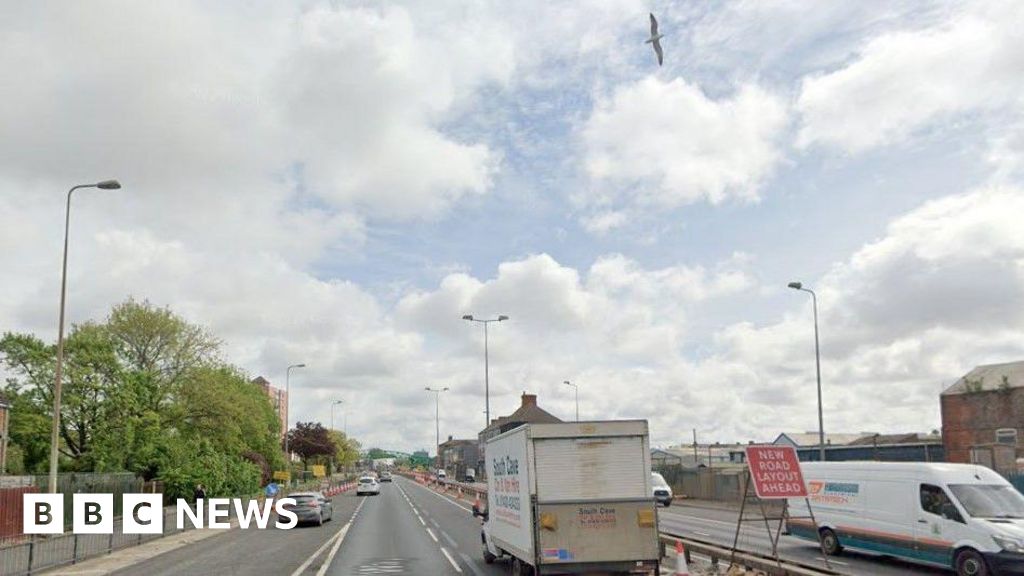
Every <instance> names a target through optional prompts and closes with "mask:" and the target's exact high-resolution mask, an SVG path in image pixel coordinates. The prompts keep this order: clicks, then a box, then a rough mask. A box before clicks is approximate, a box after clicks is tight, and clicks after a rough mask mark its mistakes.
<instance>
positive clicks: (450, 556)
mask: <svg viewBox="0 0 1024 576" xmlns="http://www.w3.org/2000/svg"><path fill="white" fill-rule="evenodd" d="M441 552H442V553H443V554H444V557H445V558H447V559H448V563H449V564H451V565H452V568H455V571H456V572H458V573H459V574H462V568H459V565H458V564H456V563H455V559H454V558H452V555H451V554H449V553H448V551H447V550H445V549H444V546H441Z"/></svg>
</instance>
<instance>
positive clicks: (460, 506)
mask: <svg viewBox="0 0 1024 576" xmlns="http://www.w3.org/2000/svg"><path fill="white" fill-rule="evenodd" d="M416 486H420V485H419V484H416ZM420 487H421V488H423V490H425V491H426V492H427V493H428V494H433V495H434V496H437V497H438V498H440V499H441V500H444V501H445V502H447V503H449V504H451V505H452V506H458V507H459V508H462V509H463V510H466V511H468V512H469V513H470V514H471V515H472V514H473V509H472V508H466V507H465V506H463V505H462V504H458V503H456V502H455V501H454V500H452V499H450V498H447V497H445V496H442V495H440V494H438V493H437V492H434V491H433V490H431V489H430V488H427V487H425V486H420Z"/></svg>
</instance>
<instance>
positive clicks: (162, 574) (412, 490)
mask: <svg viewBox="0 0 1024 576" xmlns="http://www.w3.org/2000/svg"><path fill="white" fill-rule="evenodd" d="M470 508H471V503H470V502H469V501H468V500H463V501H455V500H453V499H452V498H451V497H448V496H443V495H441V494H438V493H436V492H434V491H432V490H431V489H429V488H427V487H424V486H421V485H419V484H417V483H416V482H413V481H411V480H408V479H406V478H402V477H397V476H396V477H395V481H394V482H392V483H383V484H382V485H381V494H380V495H379V496H366V497H357V496H355V495H354V494H351V493H347V494H343V495H339V496H336V497H335V498H334V516H335V518H334V521H332V522H328V523H326V524H324V525H323V526H309V527H298V528H295V529H292V530H274V529H270V530H251V529H250V530H237V529H236V530H231V531H229V532H226V533H224V534H222V535H218V536H215V537H212V538H208V539H206V540H203V541H201V542H198V543H195V544H192V545H190V546H187V547H184V548H180V549H177V550H173V551H171V552H167V553H165V554H162V555H160V556H156V557H154V558H152V559H149V560H147V561H145V562H143V563H141V564H137V565H135V566H133V567H131V568H128V569H125V570H122V571H120V572H118V573H117V574H118V576H171V575H174V574H197V575H203V574H211V575H213V574H229V575H234V574H237V575H243V574H245V575H254V576H271V575H273V576H278V575H283V576H352V575H355V576H361V575H367V576H369V575H374V574H394V575H424V574H430V575H432V576H492V575H507V574H508V573H509V568H508V565H507V564H506V563H504V562H503V561H498V562H496V563H495V564H492V565H487V564H485V563H484V562H483V559H482V557H481V548H480V523H479V521H478V520H477V519H475V518H473V517H472V514H471V511H470ZM658 514H659V521H660V525H661V529H662V531H664V532H670V533H675V534H680V535H683V536H687V537H690V538H693V539H696V540H703V541H706V542H713V543H718V544H725V545H731V544H732V539H733V534H734V533H735V529H736V528H735V527H736V516H737V512H736V511H735V510H729V509H712V508H696V507H689V506H687V507H684V506H679V505H676V506H672V507H671V508H667V509H666V508H660V509H659V512H658ZM740 546H741V548H744V549H748V550H754V551H758V550H760V551H767V550H769V549H770V545H769V541H768V537H767V535H766V534H765V532H764V525H763V524H757V523H750V524H747V525H745V527H744V530H743V532H742V536H741V538H740ZM780 550H781V552H782V554H783V556H784V557H786V558H790V559H793V560H797V561H801V562H803V563H806V564H812V565H818V566H822V565H823V562H822V559H821V553H820V552H819V551H818V550H817V548H816V547H815V546H814V544H812V543H808V542H805V541H802V540H799V539H795V538H790V537H785V536H783V539H782V543H781V546H780ZM833 567H834V568H835V569H837V570H839V571H840V572H843V573H845V574H850V575H852V576H861V575H864V576H867V575H876V576H897V575H899V576H903V575H916V574H928V575H933V576H935V575H938V574H949V573H948V572H944V571H941V570H935V569H930V568H922V567H920V566H916V565H913V564H908V563H904V562H901V561H897V560H893V559H889V558H880V557H873V556H869V555H862V554H856V553H851V552H846V553H844V554H843V555H842V556H840V557H838V558H835V559H834V560H833Z"/></svg>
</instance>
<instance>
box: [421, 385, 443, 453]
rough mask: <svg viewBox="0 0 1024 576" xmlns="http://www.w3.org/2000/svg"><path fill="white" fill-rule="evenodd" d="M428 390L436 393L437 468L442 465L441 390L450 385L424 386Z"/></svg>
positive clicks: (435, 437)
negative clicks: (439, 386)
mask: <svg viewBox="0 0 1024 576" xmlns="http://www.w3.org/2000/svg"><path fill="white" fill-rule="evenodd" d="M424 390H426V391H427V392H433V393H434V434H435V436H434V439H435V440H436V443H435V444H434V446H435V450H437V468H440V467H441V392H447V391H448V387H447V386H445V387H444V388H431V387H430V386H427V387H426V388H424Z"/></svg>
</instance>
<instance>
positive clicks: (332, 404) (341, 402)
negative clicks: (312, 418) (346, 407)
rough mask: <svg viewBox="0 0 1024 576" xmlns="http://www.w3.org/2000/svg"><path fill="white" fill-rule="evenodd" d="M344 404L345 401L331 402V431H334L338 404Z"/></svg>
mask: <svg viewBox="0 0 1024 576" xmlns="http://www.w3.org/2000/svg"><path fill="white" fill-rule="evenodd" d="M344 403H345V401H344V400H335V401H334V402H331V430H334V407H335V406H337V405H338V404H344Z"/></svg>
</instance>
